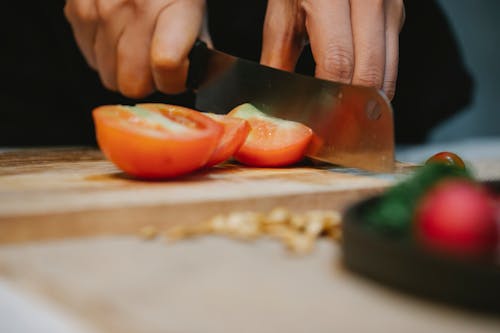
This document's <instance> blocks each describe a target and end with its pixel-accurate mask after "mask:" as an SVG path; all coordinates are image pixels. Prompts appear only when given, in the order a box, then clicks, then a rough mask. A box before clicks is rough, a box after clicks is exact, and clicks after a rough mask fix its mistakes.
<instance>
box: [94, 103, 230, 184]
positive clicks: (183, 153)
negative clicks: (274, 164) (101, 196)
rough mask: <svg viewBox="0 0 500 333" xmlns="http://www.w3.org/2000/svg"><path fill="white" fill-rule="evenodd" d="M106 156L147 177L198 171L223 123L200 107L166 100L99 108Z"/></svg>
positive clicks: (99, 129)
mask: <svg viewBox="0 0 500 333" xmlns="http://www.w3.org/2000/svg"><path fill="white" fill-rule="evenodd" d="M92 115H93V118H94V122H95V128H96V136H97V142H98V144H99V147H100V148H101V150H102V151H103V153H104V155H105V156H106V157H107V158H108V159H109V160H111V161H112V162H113V163H114V164H115V165H116V166H117V167H118V168H120V169H122V170H123V171H125V172H126V173H128V174H130V175H133V176H136V177H139V178H145V179H157V178H170V177H175V176H179V175H183V174H186V173H189V172H191V171H194V170H196V169H198V168H200V167H201V166H203V165H204V164H205V163H206V162H207V160H208V159H209V157H210V156H211V155H212V153H213V151H214V150H215V147H216V146H217V144H218V142H219V139H220V138H221V136H222V133H223V127H222V126H221V125H220V124H218V123H216V122H215V121H213V120H212V119H210V118H208V117H206V116H204V115H203V114H201V113H200V112H197V111H195V110H191V109H188V108H184V107H180V106H174V105H166V104H139V105H136V106H123V105H107V106H101V107H98V108H96V109H95V110H94V111H93V113H92Z"/></svg>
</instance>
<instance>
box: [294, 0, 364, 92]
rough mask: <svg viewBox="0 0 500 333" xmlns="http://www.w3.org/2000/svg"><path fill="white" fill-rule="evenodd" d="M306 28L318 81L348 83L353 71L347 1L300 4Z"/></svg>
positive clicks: (315, 0) (324, 0)
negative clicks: (303, 12)
mask: <svg viewBox="0 0 500 333" xmlns="http://www.w3.org/2000/svg"><path fill="white" fill-rule="evenodd" d="M302 6H303V8H304V10H305V13H306V28H307V32H308V35H309V41H310V43H311V50H312V53H313V57H314V60H315V62H316V76H317V77H319V78H323V79H327V80H332V81H337V82H343V83H350V82H351V79H352V73H353V68H354V51H353V44H352V31H351V22H350V20H349V12H350V11H349V1H348V0H310V1H304V2H303V5H302Z"/></svg>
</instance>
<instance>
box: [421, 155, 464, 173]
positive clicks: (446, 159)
mask: <svg viewBox="0 0 500 333" xmlns="http://www.w3.org/2000/svg"><path fill="white" fill-rule="evenodd" d="M429 163H443V164H447V165H451V166H456V167H458V168H460V169H465V163H464V161H463V160H462V159H461V158H460V157H459V156H458V155H457V154H455V153H450V152H448V151H442V152H440V153H437V154H435V155H432V156H431V157H430V158H429V159H428V160H427V161H426V162H425V164H429Z"/></svg>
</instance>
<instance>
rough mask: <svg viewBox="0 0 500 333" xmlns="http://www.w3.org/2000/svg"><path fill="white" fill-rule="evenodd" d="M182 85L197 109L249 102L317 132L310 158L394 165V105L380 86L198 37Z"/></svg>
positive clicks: (386, 168)
mask: <svg viewBox="0 0 500 333" xmlns="http://www.w3.org/2000/svg"><path fill="white" fill-rule="evenodd" d="M189 60H190V65H189V71H188V79H187V82H186V85H187V87H188V88H189V89H192V90H194V91H195V92H196V106H195V107H196V109H198V110H200V111H204V112H212V113H219V114H225V113H228V112H229V111H231V110H232V109H233V108H234V107H236V106H238V105H240V104H243V103H251V104H253V105H254V106H256V107H257V108H259V109H260V110H262V111H263V112H265V113H266V114H268V115H271V116H273V117H278V118H282V119H287V120H293V121H297V122H301V123H303V124H305V125H307V126H309V127H310V128H311V129H312V130H313V131H314V133H315V135H314V138H313V140H312V143H311V145H310V147H309V149H308V151H307V153H306V155H307V156H308V157H310V158H312V159H316V160H319V161H324V162H328V163H332V164H336V165H340V166H345V167H354V168H359V169H364V170H368V171H375V172H391V171H393V170H394V165H395V159H394V125H393V112H392V107H391V105H390V103H389V101H388V99H387V97H385V95H384V94H383V93H382V92H381V91H380V90H378V89H375V88H368V87H361V86H354V85H347V84H341V83H337V82H332V81H327V80H322V79H317V78H314V77H310V76H306V75H301V74H297V73H291V72H286V71H282V70H278V69H275V68H271V67H267V66H264V65H261V64H259V63H256V62H253V61H249V60H245V59H241V58H237V57H234V56H232V55H229V54H226V53H223V52H220V51H217V50H213V49H210V48H208V47H207V46H206V44H205V43H204V42H202V41H197V42H196V43H195V45H194V46H193V48H192V50H191V52H190V55H189Z"/></svg>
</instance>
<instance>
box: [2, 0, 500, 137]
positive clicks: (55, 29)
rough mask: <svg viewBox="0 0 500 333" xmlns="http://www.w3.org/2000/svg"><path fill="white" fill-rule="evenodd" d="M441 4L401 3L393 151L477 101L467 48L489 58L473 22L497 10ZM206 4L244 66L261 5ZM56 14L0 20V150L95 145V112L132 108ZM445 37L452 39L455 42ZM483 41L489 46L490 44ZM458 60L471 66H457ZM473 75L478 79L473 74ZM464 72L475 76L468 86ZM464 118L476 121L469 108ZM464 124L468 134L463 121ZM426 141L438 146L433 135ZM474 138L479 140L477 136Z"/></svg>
mask: <svg viewBox="0 0 500 333" xmlns="http://www.w3.org/2000/svg"><path fill="white" fill-rule="evenodd" d="M441 2H443V5H444V8H445V9H446V12H445V13H446V14H445V13H444V12H443V11H442V10H441V8H440V6H439V5H438V3H437V2H435V1H431V0H407V1H405V5H406V10H407V21H406V24H405V26H404V29H403V31H402V33H401V38H400V41H401V42H400V43H401V45H400V69H399V80H398V88H397V92H396V97H395V99H394V101H393V104H394V110H395V118H396V140H397V143H418V142H423V141H425V140H426V139H428V138H429V133H431V131H432V130H433V129H434V131H436V126H438V125H439V124H442V122H443V121H444V120H445V119H447V118H448V117H450V116H452V115H456V114H459V111H460V110H462V109H463V107H464V106H466V105H467V104H468V103H469V102H471V101H477V100H478V99H477V97H476V99H473V96H474V95H473V93H474V92H475V90H474V89H473V83H477V81H478V78H479V79H481V80H482V79H483V76H481V75H484V73H485V72H487V71H488V68H487V67H488V66H487V63H486V62H482V61H480V63H481V67H480V68H481V69H482V70H483V71H479V72H477V71H476V69H477V67H476V65H477V60H478V59H477V58H474V57H473V56H472V55H471V54H473V55H474V52H472V53H471V52H469V51H468V50H469V49H468V47H467V45H466V44H467V43H469V42H470V41H471V40H472V41H475V42H476V43H475V46H473V48H474V50H475V51H476V53H475V55H476V56H477V55H478V54H479V56H482V55H484V53H486V51H487V50H486V49H484V48H480V47H478V45H479V46H480V45H483V44H480V43H479V44H478V42H477V39H474V36H476V37H478V36H480V37H481V36H482V37H484V35H483V34H482V32H481V31H482V30H481V29H483V30H484V29H486V28H485V27H484V26H483V25H482V23H483V21H481V20H480V18H482V17H483V14H484V15H486V17H490V16H492V15H494V12H491V11H492V10H493V9H494V8H492V7H495V6H496V7H498V3H497V2H495V0H490V1H481V2H468V1H456V2H455V1H452V0H449V1H440V3H441ZM470 3H472V4H470ZM478 3H480V4H481V5H478ZM208 4H209V7H208V8H209V14H210V16H209V17H210V28H211V33H212V38H213V40H214V44H215V46H216V47H217V48H219V49H221V50H223V51H226V52H229V53H232V54H235V55H239V56H242V57H245V58H248V59H254V60H256V59H258V58H259V53H260V43H261V40H260V38H261V33H262V30H261V22H262V20H263V15H264V9H265V1H252V2H245V3H242V2H236V1H229V0H213V1H208ZM243 4H246V5H245V6H246V7H243ZM487 4H489V6H490V7H488V5H487ZM460 5H461V6H462V7H460ZM63 6H64V1H62V0H60V1H49V2H30V3H29V4H26V3H20V2H14V3H11V4H9V8H8V10H5V11H3V12H2V14H1V15H2V16H4V17H3V20H1V23H0V24H1V31H2V33H3V34H5V36H4V47H3V50H2V52H1V54H0V57H1V58H0V59H1V60H2V61H1V74H2V78H3V82H4V83H3V85H2V86H3V88H2V89H1V90H0V94H1V97H2V101H3V103H2V104H3V107H2V108H0V119H1V122H0V146H22V145H29V146H33V145H75V144H94V143H95V141H94V133H93V125H92V119H91V116H90V115H91V110H92V109H93V108H94V107H96V106H98V105H101V104H117V103H122V104H130V103H135V102H137V101H134V100H129V99H126V98H123V97H122V96H120V95H119V94H116V93H112V92H109V91H106V90H105V89H104V88H103V87H102V85H101V84H100V82H99V80H98V76H97V74H96V73H95V72H93V71H92V70H91V69H90V68H88V66H87V65H86V64H85V62H84V60H83V58H82V56H81V55H80V53H79V51H78V49H77V47H76V45H75V42H74V40H73V37H72V32H71V29H70V27H69V25H68V24H67V22H66V20H65V19H64V16H63V12H62V8H63ZM247 7H248V8H247ZM470 7H474V11H473V14H474V15H475V17H476V19H478V21H476V23H477V24H476V26H475V28H476V29H475V30H474V31H475V32H474V33H469V35H467V29H466V28H467V27H470V25H471V23H470V22H469V21H465V20H464V21H460V20H459V21H454V19H455V17H460V16H457V15H458V14H457V13H460V10H469V11H470V10H471V8H470ZM483 11H485V13H483ZM496 12H498V11H496ZM469 14H470V13H469ZM464 15H465V14H464ZM447 16H450V17H451V23H452V25H450V24H449V23H448V22H447V20H446V17H447ZM461 18H462V19H464V17H463V16H462V17H461ZM490 19H491V18H490ZM460 22H462V23H460ZM466 26H467V27H466ZM452 29H454V30H456V31H458V32H459V34H458V35H457V39H456V40H455V39H454V37H453V31H452ZM487 32H489V35H487V34H486V35H487V36H496V40H498V34H496V35H493V34H492V32H491V31H490V30H488V31H487ZM494 32H496V31H494ZM464 34H465V35H464ZM480 40H481V41H482V42H483V43H488V42H489V41H491V43H493V40H491V39H490V40H488V39H481V38H480ZM488 45H490V44H488ZM491 45H493V44H491ZM461 51H464V53H463V54H464V55H465V56H466V57H469V56H470V57H472V58H473V59H474V61H476V62H474V61H473V62H467V61H466V62H464V61H463V59H462V56H461V54H460V52H461ZM478 52H479V53H478ZM309 53H310V52H309ZM308 55H309V56H310V54H308V52H307V50H306V52H305V53H304V57H303V58H302V59H301V61H300V63H299V66H298V67H299V68H298V70H299V71H301V72H306V73H312V72H313V70H314V64H313V62H312V59H311V58H310V57H308ZM497 58H498V57H497ZM479 59H480V60H481V58H479ZM470 68H472V69H474V70H475V71H473V72H471V71H470ZM489 71H490V72H493V73H495V72H494V71H492V70H491V69H489ZM471 73H472V74H473V75H475V76H476V75H478V74H479V75H478V76H476V77H474V79H473V78H472V75H471ZM497 77H498V76H497ZM478 87H479V88H480V89H482V90H479V92H481V93H482V94H483V95H481V96H482V97H484V96H485V95H484V90H485V88H486V87H487V88H489V89H496V88H498V85H497V84H493V83H492V81H490V82H482V81H481V84H480V85H478ZM477 91H478V90H476V92H477ZM490 97H494V96H490ZM193 98H194V96H193V95H192V94H189V93H188V94H183V95H180V96H165V95H162V94H158V93H157V94H154V95H152V96H149V97H148V98H146V99H145V100H147V101H156V102H166V103H173V104H183V105H188V106H189V105H192V103H193V100H194V99H193ZM472 105H474V106H477V107H478V108H479V109H480V111H482V112H484V110H489V109H488V108H486V106H485V104H479V105H477V103H474V104H472ZM468 112H469V113H470V112H473V113H474V114H477V113H479V111H477V110H476V109H469V111H468ZM455 117H463V116H462V115H461V114H459V115H458V116H455ZM467 117H470V116H467V115H466V118H467ZM496 119H498V117H497V118H496ZM459 120H460V119H459ZM453 121H457V120H455V119H453ZM484 123H485V124H490V128H489V132H488V133H497V134H498V125H496V127H495V126H493V127H492V128H491V124H492V122H491V121H488V120H486V121H485V122H484ZM496 123H497V124H498V121H497V122H496ZM478 124H479V122H478ZM467 125H468V126H470V125H471V124H470V122H468V124H467ZM445 126H446V125H445ZM467 128H468V127H467ZM445 130H446V128H445ZM437 131H439V128H437ZM448 131H450V130H449V129H448ZM451 131H452V132H453V129H451ZM462 132H463V131H462ZM431 134H432V135H434V136H435V137H436V136H437V137H439V133H438V134H435V133H431ZM471 134H481V130H479V131H476V132H471Z"/></svg>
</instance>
